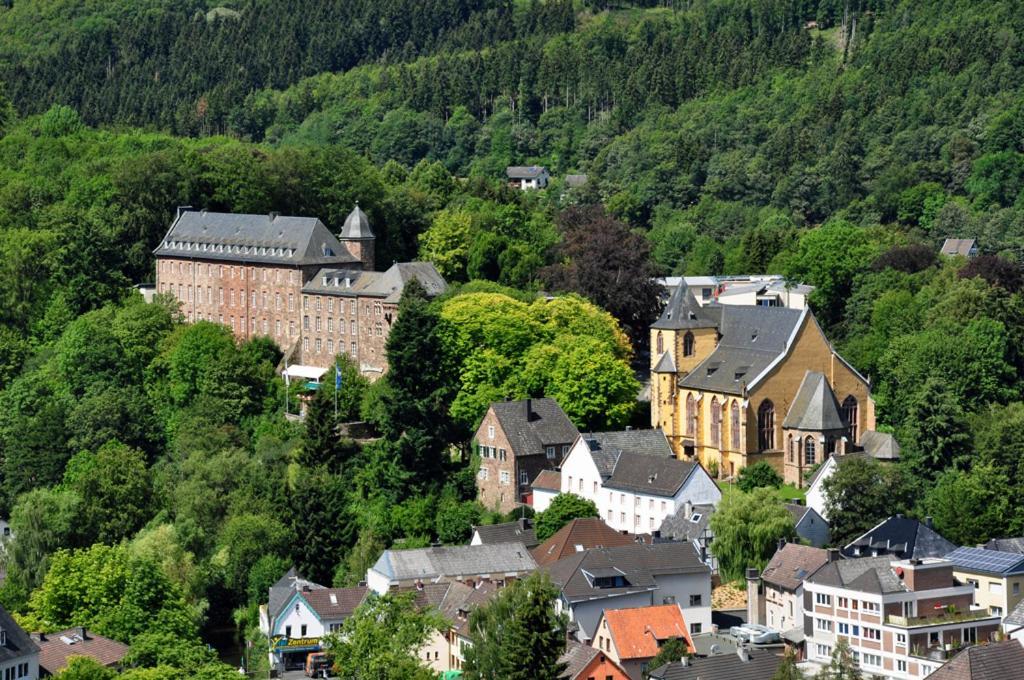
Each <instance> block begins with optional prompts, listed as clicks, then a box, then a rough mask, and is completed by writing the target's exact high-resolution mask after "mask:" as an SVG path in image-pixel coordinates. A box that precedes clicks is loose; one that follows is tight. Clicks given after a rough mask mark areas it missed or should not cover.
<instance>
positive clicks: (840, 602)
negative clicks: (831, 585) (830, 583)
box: [836, 597, 850, 609]
mask: <svg viewBox="0 0 1024 680" xmlns="http://www.w3.org/2000/svg"><path fill="white" fill-rule="evenodd" d="M836 606H837V607H839V608H840V609H849V608H850V600H849V599H848V598H845V597H840V598H836Z"/></svg>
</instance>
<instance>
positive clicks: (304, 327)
mask: <svg viewBox="0 0 1024 680" xmlns="http://www.w3.org/2000/svg"><path fill="white" fill-rule="evenodd" d="M302 330H305V331H308V330H309V316H304V317H302Z"/></svg>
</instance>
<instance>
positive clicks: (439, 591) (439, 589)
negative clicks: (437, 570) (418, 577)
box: [391, 582, 473, 613]
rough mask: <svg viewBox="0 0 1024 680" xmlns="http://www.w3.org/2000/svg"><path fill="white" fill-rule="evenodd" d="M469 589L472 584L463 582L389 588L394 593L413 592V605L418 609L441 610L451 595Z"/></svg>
mask: <svg viewBox="0 0 1024 680" xmlns="http://www.w3.org/2000/svg"><path fill="white" fill-rule="evenodd" d="M463 589H464V590H465V591H467V592H468V591H470V590H472V589H473V587H472V586H468V585H465V584H463V583H458V582H453V583H421V584H419V585H418V586H415V585H406V586H399V587H397V588H394V589H392V590H391V592H394V593H414V595H415V597H414V598H413V605H414V606H415V607H416V608H417V609H419V610H421V611H422V610H424V609H438V610H442V611H441V613H444V611H443V607H444V603H445V602H446V601H448V600H449V598H451V597H452V596H453V594H457V593H460V592H462V591H463Z"/></svg>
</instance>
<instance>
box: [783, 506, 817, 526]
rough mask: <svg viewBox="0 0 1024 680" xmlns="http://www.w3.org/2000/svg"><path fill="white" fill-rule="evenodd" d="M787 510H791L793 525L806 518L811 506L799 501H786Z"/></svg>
mask: <svg viewBox="0 0 1024 680" xmlns="http://www.w3.org/2000/svg"><path fill="white" fill-rule="evenodd" d="M785 506H786V510H788V511H789V514H790V516H791V517H792V518H793V525H794V526H796V525H797V524H800V520H802V519H803V518H804V515H806V514H807V513H808V512H810V510H811V508H809V507H808V506H806V505H800V504H799V503H786V504H785Z"/></svg>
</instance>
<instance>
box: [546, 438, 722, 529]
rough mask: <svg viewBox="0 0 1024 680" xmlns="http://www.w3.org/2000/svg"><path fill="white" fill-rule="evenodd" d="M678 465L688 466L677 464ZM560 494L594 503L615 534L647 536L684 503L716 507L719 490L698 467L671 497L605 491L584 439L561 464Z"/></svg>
mask: <svg viewBox="0 0 1024 680" xmlns="http://www.w3.org/2000/svg"><path fill="white" fill-rule="evenodd" d="M679 464H680V465H687V463H683V462H682V461H679ZM561 490H562V493H574V494H576V495H578V496H582V497H583V498H587V499H589V500H592V501H594V504H595V505H597V509H598V512H599V514H600V517H601V519H603V520H604V521H605V522H606V523H607V524H608V526H610V527H612V528H613V529H615V530H617V531H628V532H631V533H634V534H642V533H649V532H652V531H657V530H659V529H660V528H661V522H662V520H664V519H665V518H666V517H668V516H670V515H674V514H675V513H676V511H677V510H679V509H680V508H681V507H683V506H684V505H685V504H686V503H687V502H689V503H691V504H692V505H716V506H717V505H718V502H719V501H720V500H721V499H722V491H721V489H719V488H718V485H717V484H715V482H714V480H713V479H711V476H710V475H708V473H707V472H706V471H705V470H704V468H702V467H701V466H700V465H694V466H693V470H692V471H691V472H690V475H689V476H688V477H687V478H686V480H685V481H684V482H683V484H682V486H680V487H679V489H678V490H677V491H676V493H675V494H674V495H672V496H663V495H656V494H644V493H636V492H631V491H626V490H620V489H615V488H605V486H604V482H603V481H602V479H601V474H600V472H599V471H598V469H597V466H596V465H595V464H594V459H593V457H592V456H591V452H590V447H589V446H588V445H587V442H586V440H585V439H584V438H583V437H579V438H577V439H576V442H575V443H574V444H573V446H572V448H571V449H570V450H569V455H568V456H566V458H565V460H564V461H562V487H561Z"/></svg>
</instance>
